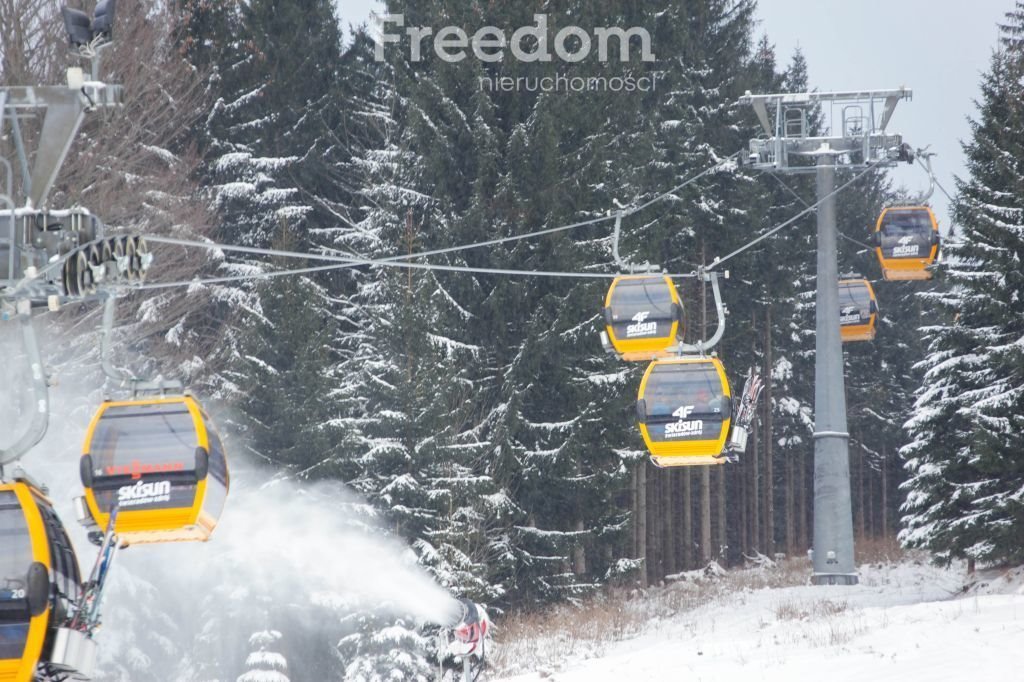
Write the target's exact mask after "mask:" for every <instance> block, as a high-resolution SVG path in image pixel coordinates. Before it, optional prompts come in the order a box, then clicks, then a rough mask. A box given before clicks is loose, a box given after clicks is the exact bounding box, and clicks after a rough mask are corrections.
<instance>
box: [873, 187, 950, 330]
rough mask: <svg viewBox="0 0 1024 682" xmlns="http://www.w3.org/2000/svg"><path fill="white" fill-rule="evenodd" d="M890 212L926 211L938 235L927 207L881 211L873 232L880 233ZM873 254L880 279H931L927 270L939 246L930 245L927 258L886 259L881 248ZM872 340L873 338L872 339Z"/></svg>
mask: <svg viewBox="0 0 1024 682" xmlns="http://www.w3.org/2000/svg"><path fill="white" fill-rule="evenodd" d="M890 211H893V212H897V211H928V217H929V218H930V219H931V221H932V231H933V232H934V233H935V234H938V233H939V223H938V221H937V220H936V219H935V212H934V211H932V209H930V208H929V207H927V206H897V207H892V208H886V209H883V210H882V213H881V215H879V216H878V222H876V223H875V232H876V233H878V232H881V231H882V221H883V220H884V219H885V216H886V214H887V213H889V212H890ZM875 254H876V255H877V256H878V264H879V265H880V266H881V267H882V277H884V278H885V279H886V281H907V280H923V279H931V278H932V273H931V270H929V269H928V267H929V266H930V265H932V264H933V263H934V262H935V259H937V258H938V257H939V245H938V244H932V248H931V250H930V251H929V252H928V257H927V258H886V257H885V256H883V255H882V247H880V246H878V247H875ZM872 338H874V337H872Z"/></svg>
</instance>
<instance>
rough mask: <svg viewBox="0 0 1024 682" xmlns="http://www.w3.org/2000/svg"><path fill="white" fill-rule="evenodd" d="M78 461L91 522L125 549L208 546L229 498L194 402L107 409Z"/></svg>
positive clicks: (213, 441) (223, 466)
mask: <svg viewBox="0 0 1024 682" xmlns="http://www.w3.org/2000/svg"><path fill="white" fill-rule="evenodd" d="M84 452H85V454H83V455H82V460H81V476H82V485H83V486H84V487H85V502H86V504H87V506H88V510H89V515H90V516H91V517H92V520H93V521H94V522H95V523H96V525H97V526H99V527H100V528H106V526H107V521H108V520H109V518H110V511H111V509H113V508H114V505H117V507H118V515H117V520H116V527H115V528H114V531H115V532H116V533H117V535H118V537H119V538H120V539H121V541H122V542H124V543H128V544H135V543H143V542H174V541H181V540H199V541H205V540H207V539H209V537H210V534H211V533H212V532H213V529H214V527H215V526H216V525H217V520H218V519H219V518H220V514H221V511H222V509H223V508H224V501H225V499H226V497H227V493H228V469H227V462H226V460H225V455H224V448H223V446H222V445H221V441H220V438H219V437H218V436H217V433H216V432H215V431H214V430H213V428H212V427H211V425H210V419H209V418H208V417H207V416H206V414H205V413H204V412H203V410H202V409H201V408H200V407H199V404H198V403H197V402H196V401H195V399H194V398H192V397H191V396H188V395H183V396H175V397H169V398H153V399H144V400H130V401H125V402H109V401H108V402H105V403H103V405H101V406H100V409H99V410H98V411H97V412H96V415H95V416H94V417H93V420H92V423H91V424H90V425H89V430H88V432H87V433H86V438H85V447H84Z"/></svg>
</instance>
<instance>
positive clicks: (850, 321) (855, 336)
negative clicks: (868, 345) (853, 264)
mask: <svg viewBox="0 0 1024 682" xmlns="http://www.w3.org/2000/svg"><path fill="white" fill-rule="evenodd" d="M877 318H878V303H877V301H876V299H875V290H874V289H873V288H872V286H871V282H869V281H867V280H866V279H844V280H840V282H839V332H840V336H841V337H842V339H843V343H847V342H849V341H873V340H874V338H875V323H876V321H877Z"/></svg>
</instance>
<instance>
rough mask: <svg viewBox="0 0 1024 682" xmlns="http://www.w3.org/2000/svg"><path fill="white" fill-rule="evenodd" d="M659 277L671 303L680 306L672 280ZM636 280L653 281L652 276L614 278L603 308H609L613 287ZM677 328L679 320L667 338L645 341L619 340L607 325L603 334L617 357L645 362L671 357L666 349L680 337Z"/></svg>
mask: <svg viewBox="0 0 1024 682" xmlns="http://www.w3.org/2000/svg"><path fill="white" fill-rule="evenodd" d="M661 277H662V279H664V280H665V283H666V284H667V285H668V288H669V293H670V295H671V297H672V302H673V303H675V304H676V305H679V306H682V299H680V298H679V291H678V290H677V289H676V285H675V283H674V282H673V281H672V278H671V277H669V276H668V275H661ZM637 279H654V276H652V275H622V276H621V277H616V278H615V279H614V280H612V285H611V286H610V287H608V293H607V295H605V298H604V307H605V308H609V307H611V304H612V294H613V293H615V287H617V286H618V285H619V283H620V282H625V281H629V280H637ZM679 327H680V323H679V320H675V321H673V322H672V327H671V329H670V330H669V335H668V337H667V338H666V337H664V336H658V337H655V338H646V339H619V338H617V337H616V336H615V331H614V327H613V326H612V325H609V324H606V325H605V332H607V334H608V340H609V341H610V342H611V344H612V347H614V348H615V352H616V353H617V354H618V355H619V357H621V358H622V359H623V360H626V361H628V362H643V361H646V360H654V359H656V358H665V357H671V355H672V353H671V352H670V351H669V350H668V348H670V347H671V346H673V345H675V344H676V341H677V339H678V337H679V336H681V335H682V334H681V333H682V330H681V329H680V328H679Z"/></svg>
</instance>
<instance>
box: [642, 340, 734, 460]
mask: <svg viewBox="0 0 1024 682" xmlns="http://www.w3.org/2000/svg"><path fill="white" fill-rule="evenodd" d="M637 419H638V421H639V422H640V433H641V434H642V435H643V438H644V442H645V443H646V444H647V449H648V450H649V451H650V453H651V459H652V460H653V461H654V463H655V464H657V465H658V466H662V467H674V466H692V465H704V464H722V463H723V462H725V458H724V457H723V456H722V454H723V452H724V451H725V447H726V441H727V440H728V438H729V428H730V424H731V421H732V390H731V389H730V387H729V380H728V379H727V378H726V375H725V368H724V367H723V366H722V362H721V361H720V360H719V359H718V358H670V359H659V360H655V361H654V362H652V363H651V364H650V366H649V367H648V368H647V371H646V372H645V373H644V377H643V380H642V381H641V382H640V394H639V396H638V398H637Z"/></svg>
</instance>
